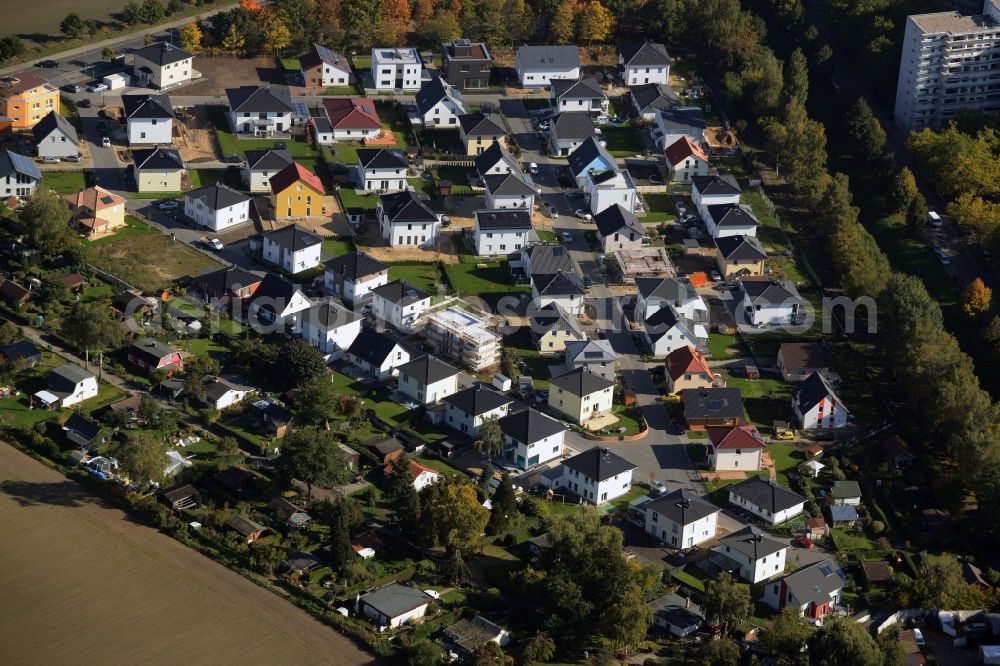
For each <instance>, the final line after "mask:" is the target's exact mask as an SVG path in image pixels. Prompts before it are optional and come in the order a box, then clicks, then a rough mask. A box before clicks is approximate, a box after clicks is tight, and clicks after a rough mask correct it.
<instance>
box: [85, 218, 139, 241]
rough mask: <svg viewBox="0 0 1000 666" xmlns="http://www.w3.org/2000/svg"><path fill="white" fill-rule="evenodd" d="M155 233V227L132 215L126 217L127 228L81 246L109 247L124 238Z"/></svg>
mask: <svg viewBox="0 0 1000 666" xmlns="http://www.w3.org/2000/svg"><path fill="white" fill-rule="evenodd" d="M152 231H153V227H151V226H149V225H148V224H146V223H145V222H143V221H142V220H140V219H139V218H137V217H133V216H131V215H126V216H125V226H124V227H122V228H121V229H119V230H118V231H116V232H115V233H114V234H112V235H111V236H105V237H103V238H97V239H95V240H85V241H81V243H80V244H81V245H83V246H84V247H98V246H101V245H108V244H110V243H114V242H116V241H119V240H121V239H123V238H128V237H129V236H141V235H143V234H148V233H151V232H152Z"/></svg>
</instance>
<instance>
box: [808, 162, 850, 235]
mask: <svg viewBox="0 0 1000 666" xmlns="http://www.w3.org/2000/svg"><path fill="white" fill-rule="evenodd" d="M858 213H859V211H858V209H857V208H856V207H854V206H852V205H851V183H850V180H849V179H848V177H847V176H846V175H845V174H842V173H836V174H834V175H833V178H831V179H830V181H829V182H828V183H827V184H826V190H824V191H823V197H822V198H821V199H820V200H819V205H818V206H817V207H816V223H817V226H818V227H819V230H820V232H822V233H824V234H826V235H831V234H834V233H836V232H837V230H838V229H840V227H841V226H843V225H845V224H850V223H853V222H857V221H858Z"/></svg>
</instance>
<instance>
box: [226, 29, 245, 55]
mask: <svg viewBox="0 0 1000 666" xmlns="http://www.w3.org/2000/svg"><path fill="white" fill-rule="evenodd" d="M245 46H246V39H245V38H244V37H243V33H242V32H241V31H240V29H239V28H238V27H237V26H236V24H235V23H230V24H229V30H228V31H227V32H226V36H225V37H224V38H223V40H222V48H223V49H225V50H226V51H227V52H229V53H239V52H241V51H242V50H243V47H245Z"/></svg>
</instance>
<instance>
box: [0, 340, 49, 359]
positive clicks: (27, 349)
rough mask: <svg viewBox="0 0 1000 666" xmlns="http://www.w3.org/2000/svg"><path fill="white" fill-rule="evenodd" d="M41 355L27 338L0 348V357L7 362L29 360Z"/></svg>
mask: <svg viewBox="0 0 1000 666" xmlns="http://www.w3.org/2000/svg"><path fill="white" fill-rule="evenodd" d="M41 353H42V352H40V351H39V350H38V347H36V346H35V343H34V342H32V341H31V340H29V339H27V338H24V339H23V340H18V341H17V342H12V343H10V344H9V345H4V346H3V347H0V356H2V357H3V358H5V359H7V360H8V361H18V360H31V359H33V358H35V357H38V356H41Z"/></svg>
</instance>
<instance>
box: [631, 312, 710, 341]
mask: <svg viewBox="0 0 1000 666" xmlns="http://www.w3.org/2000/svg"><path fill="white" fill-rule="evenodd" d="M643 324H644V326H645V330H646V335H648V336H649V339H650V340H653V341H654V342H655V341H656V340H659V339H660V338H662V337H663V336H664V335H666V334H667V333H669V332H670V330H671V329H673V328H674V327H675V326H679V327H680V328H681V329H683V330H684V332H686V333H687V335H688V336H689V337H690V338H697V336H696V335H695V334H694V322H692V321H691V320H690V319H688V318H687V317H684V316H683V315H681V314H680V313H678V312H677V310H675V309H674V306H673V304H669V305H664V306H663V307H661V308H659V309H658V310H657V311H656V312H654V313H653V314H651V315H649V316H648V317H646V321H644V322H643Z"/></svg>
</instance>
